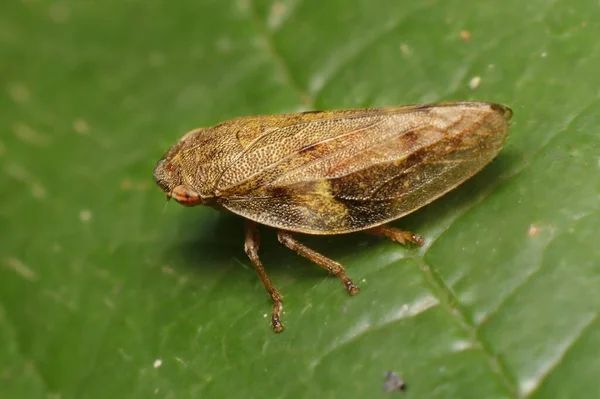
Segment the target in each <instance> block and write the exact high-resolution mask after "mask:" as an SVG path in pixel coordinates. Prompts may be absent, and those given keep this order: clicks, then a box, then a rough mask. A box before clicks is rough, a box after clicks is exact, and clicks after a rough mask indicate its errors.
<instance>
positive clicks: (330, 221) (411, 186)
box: [154, 102, 512, 332]
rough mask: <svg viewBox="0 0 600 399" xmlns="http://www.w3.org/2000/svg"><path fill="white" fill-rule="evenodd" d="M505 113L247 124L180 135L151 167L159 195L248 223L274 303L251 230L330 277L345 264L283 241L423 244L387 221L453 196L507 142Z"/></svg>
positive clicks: (407, 110)
mask: <svg viewBox="0 0 600 399" xmlns="http://www.w3.org/2000/svg"><path fill="white" fill-rule="evenodd" d="M511 116H512V110H511V109H510V108H508V107H505V106H502V105H498V104H492V103H483V102H455V103H442V104H430V105H410V106H400V107H387V108H367V109H352V110H337V111H311V112H303V113H297V114H282V115H269V116H249V117H244V118H238V119H233V120H231V121H228V122H224V123H221V124H219V125H216V126H213V127H209V128H199V129H196V130H192V131H191V132H189V133H187V134H186V135H185V136H183V138H181V140H179V142H178V143H177V144H175V145H174V146H173V147H172V148H171V149H170V150H169V151H168V152H167V153H166V154H165V155H164V156H163V158H162V159H161V160H160V161H159V162H158V164H157V165H156V167H155V169H154V179H155V181H156V183H157V184H158V185H159V186H160V187H161V188H162V189H163V190H164V191H165V192H166V193H167V196H168V198H174V199H175V200H176V201H177V202H179V203H181V204H183V205H187V206H194V205H210V206H213V207H215V208H219V209H227V210H229V211H231V212H234V213H236V214H238V215H240V216H242V217H244V218H246V219H247V223H246V242H245V250H246V253H247V254H248V257H249V258H250V261H251V262H252V264H253V265H254V268H255V269H256V272H257V273H258V275H259V277H260V279H261V281H262V282H263V284H264V286H265V288H266V289H267V291H268V292H269V295H270V296H271V299H272V300H273V304H274V306H273V314H272V319H271V321H272V324H273V329H274V330H275V332H280V331H282V330H283V324H282V323H281V321H280V314H281V311H282V307H283V303H282V298H281V295H280V294H279V292H277V290H276V289H275V287H274V286H273V284H272V283H271V280H270V279H269V277H268V275H267V273H266V271H265V269H264V267H263V265H262V262H261V261H260V258H259V256H258V248H259V235H258V230H257V224H263V225H266V226H270V227H273V228H275V229H277V234H278V238H279V241H280V242H281V243H282V244H283V245H285V246H286V247H288V248H289V249H291V250H293V251H295V252H297V253H298V254H299V255H301V256H303V257H305V258H307V259H309V260H311V261H312V262H314V263H316V264H318V265H319V266H321V267H323V268H324V269H326V270H328V271H329V272H330V273H332V274H334V275H335V276H337V277H338V278H339V279H340V280H341V281H342V283H343V284H344V286H345V287H346V290H347V291H348V293H349V294H350V295H356V294H357V293H358V291H359V289H358V286H357V285H356V284H354V283H353V282H352V280H351V279H350V278H348V277H347V276H346V273H345V270H344V267H343V266H342V265H341V264H339V263H337V262H335V261H333V260H331V259H329V258H326V257H325V256H323V255H321V254H320V253H318V252H315V251H313V250H312V249H310V248H308V247H306V246H304V245H303V244H301V243H300V242H298V241H296V239H295V238H294V237H293V235H292V233H304V234H318V235H327V234H344V233H351V232H356V231H365V232H367V233H370V234H374V235H378V236H384V237H387V238H389V239H391V240H393V241H397V242H400V243H402V244H406V243H413V244H416V245H423V239H422V238H421V237H420V236H418V235H416V234H412V233H410V232H408V231H403V230H399V229H396V228H393V227H388V226H386V225H385V224H386V223H388V222H390V221H392V220H394V219H398V218H400V217H402V216H404V215H407V214H409V213H411V212H413V211H415V210H416V209H419V208H421V207H422V206H424V205H426V204H428V203H430V202H431V201H433V200H434V199H436V198H438V197H440V196H441V195H443V194H444V193H446V192H448V191H450V190H452V189H453V188H455V187H456V186H458V185H459V184H461V183H462V182H464V181H465V180H467V179H468V178H470V177H471V176H473V175H474V174H475V173H477V172H478V171H479V170H481V169H482V168H483V167H484V166H485V165H486V164H487V163H489V162H490V161H491V160H492V159H493V158H494V157H495V156H496V155H497V154H498V152H499V151H500V149H501V147H502V144H503V142H504V140H505V138H506V136H507V134H508V130H509V120H510V118H511Z"/></svg>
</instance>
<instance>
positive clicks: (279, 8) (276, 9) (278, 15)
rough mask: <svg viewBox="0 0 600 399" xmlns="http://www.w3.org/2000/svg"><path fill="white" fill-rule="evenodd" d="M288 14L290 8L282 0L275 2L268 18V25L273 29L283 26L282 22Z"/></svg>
mask: <svg viewBox="0 0 600 399" xmlns="http://www.w3.org/2000/svg"><path fill="white" fill-rule="evenodd" d="M287 14H288V8H287V7H286V5H285V4H282V3H280V2H276V3H273V5H272V6H271V12H270V13H269V17H268V20H267V25H268V26H269V28H270V29H271V30H276V29H277V28H279V27H280V26H281V23H282V22H283V21H284V20H285V17H286V16H287Z"/></svg>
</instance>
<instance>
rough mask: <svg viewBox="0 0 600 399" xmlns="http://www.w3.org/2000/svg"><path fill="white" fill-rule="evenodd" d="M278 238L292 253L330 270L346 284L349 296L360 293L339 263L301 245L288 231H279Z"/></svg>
mask: <svg viewBox="0 0 600 399" xmlns="http://www.w3.org/2000/svg"><path fill="white" fill-rule="evenodd" d="M277 238H278V239H279V242H280V243H282V244H283V245H285V246H286V247H288V248H289V249H291V250H292V251H294V252H296V253H297V254H298V255H300V256H303V257H305V258H306V259H308V260H310V261H311V262H314V263H316V264H317V265H319V266H321V267H322V268H323V269H326V270H328V271H329V272H330V273H332V274H333V275H335V276H336V277H337V278H339V279H340V280H342V283H343V284H344V287H346V290H347V291H348V294H350V295H356V294H358V291H359V289H358V286H357V285H355V284H354V283H353V282H352V280H350V278H348V276H346V272H345V270H344V266H342V265H340V264H339V263H337V262H335V261H333V260H331V259H329V258H326V257H325V256H323V255H321V254H320V253H318V252H315V251H313V250H312V249H310V248H308V247H307V246H305V245H303V244H301V243H299V242H298V241H296V240H295V239H294V237H292V235H291V234H290V233H289V232H287V231H283V230H278V231H277Z"/></svg>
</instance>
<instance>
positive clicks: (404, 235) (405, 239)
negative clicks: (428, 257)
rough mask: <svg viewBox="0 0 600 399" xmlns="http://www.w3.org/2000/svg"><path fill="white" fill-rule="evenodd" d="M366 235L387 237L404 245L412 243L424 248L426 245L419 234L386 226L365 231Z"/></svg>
mask: <svg viewBox="0 0 600 399" xmlns="http://www.w3.org/2000/svg"><path fill="white" fill-rule="evenodd" d="M365 233H368V234H371V235H374V236H378V237H386V238H388V239H390V240H392V241H396V242H399V243H400V244H402V245H406V244H407V243H409V242H412V243H413V244H415V245H418V246H422V245H423V244H425V240H424V239H423V237H421V236H420V235H418V234H413V233H411V232H410V231H406V230H400V229H396V228H394V227H389V226H386V225H382V226H377V227H373V228H372V229H369V230H365Z"/></svg>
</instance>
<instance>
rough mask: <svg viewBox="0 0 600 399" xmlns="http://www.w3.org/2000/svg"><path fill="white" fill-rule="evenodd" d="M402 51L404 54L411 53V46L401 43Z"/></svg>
mask: <svg viewBox="0 0 600 399" xmlns="http://www.w3.org/2000/svg"><path fill="white" fill-rule="evenodd" d="M400 51H402V54H404V55H408V54H410V53H411V50H410V47H409V46H408V44H406V43H402V44H401V45H400Z"/></svg>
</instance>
